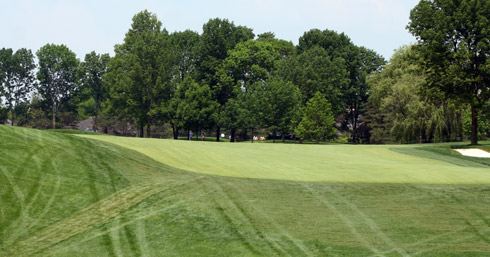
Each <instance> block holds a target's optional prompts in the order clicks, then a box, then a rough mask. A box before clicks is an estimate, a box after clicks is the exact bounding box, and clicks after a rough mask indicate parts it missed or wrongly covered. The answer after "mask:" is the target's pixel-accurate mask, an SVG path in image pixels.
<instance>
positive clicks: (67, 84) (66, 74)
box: [36, 44, 79, 128]
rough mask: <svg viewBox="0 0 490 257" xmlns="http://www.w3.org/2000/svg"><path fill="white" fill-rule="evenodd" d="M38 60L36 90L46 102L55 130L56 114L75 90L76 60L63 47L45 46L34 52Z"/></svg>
mask: <svg viewBox="0 0 490 257" xmlns="http://www.w3.org/2000/svg"><path fill="white" fill-rule="evenodd" d="M36 55H37V58H38V60H39V70H38V72H37V79H38V80H39V85H38V87H37V90H38V92H39V94H40V95H41V96H42V98H43V99H44V100H45V101H47V103H48V105H49V107H50V109H51V115H52V117H51V118H52V126H53V128H56V114H57V113H58V112H59V111H60V109H61V108H62V107H63V104H65V103H66V102H67V101H68V100H69V99H70V98H71V97H72V96H73V94H72V93H73V92H74V91H75V90H76V73H77V68H78V63H79V61H78V59H77V57H76V55H75V53H73V52H72V51H71V50H70V49H68V47H66V46H65V45H54V44H47V45H45V46H43V47H41V49H39V50H38V51H37V52H36Z"/></svg>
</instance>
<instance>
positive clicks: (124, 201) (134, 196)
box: [5, 179, 197, 256]
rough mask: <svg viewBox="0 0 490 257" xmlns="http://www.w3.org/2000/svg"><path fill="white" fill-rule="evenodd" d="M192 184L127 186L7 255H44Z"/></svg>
mask: <svg viewBox="0 0 490 257" xmlns="http://www.w3.org/2000/svg"><path fill="white" fill-rule="evenodd" d="M195 180H197V179H195ZM190 182H191V181H186V182H183V183H177V184H175V185H169V187H167V188H165V187H163V186H162V185H137V186H131V187H128V188H126V189H123V190H121V191H118V192H116V193H114V194H112V195H110V196H108V197H107V198H105V199H103V200H101V201H99V202H97V203H94V204H92V205H91V206H89V207H87V208H85V209H83V210H81V211H79V212H77V213H75V214H73V215H72V216H70V217H67V218H65V219H62V220H60V221H58V222H57V223H55V224H53V225H51V226H48V227H46V228H44V229H43V230H41V231H39V232H37V233H35V234H34V235H33V236H31V237H30V238H28V239H26V240H23V241H22V242H19V243H18V244H16V245H15V246H13V247H11V248H10V251H9V253H10V254H9V253H7V255H5V256H12V253H15V255H16V256H28V255H32V254H35V253H38V252H42V251H43V250H45V249H47V248H49V247H51V246H53V245H55V244H58V243H60V242H62V241H64V240H67V239H69V238H71V237H73V236H75V235H77V234H80V233H82V232H84V231H87V230H89V229H90V228H92V227H94V226H99V225H102V224H105V223H107V222H109V221H110V220H112V219H114V218H115V217H117V216H118V215H120V214H121V213H122V212H124V211H126V210H127V209H129V208H130V207H132V206H134V205H136V204H138V203H140V202H142V201H143V200H145V199H147V198H148V197H150V196H152V195H155V194H157V193H160V192H162V191H165V190H168V189H170V188H173V187H178V186H182V185H184V184H188V183H190Z"/></svg>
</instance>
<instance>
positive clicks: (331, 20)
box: [0, 0, 418, 60]
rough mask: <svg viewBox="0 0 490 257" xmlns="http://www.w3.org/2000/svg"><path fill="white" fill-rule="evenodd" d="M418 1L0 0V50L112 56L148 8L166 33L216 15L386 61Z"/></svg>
mask: <svg viewBox="0 0 490 257" xmlns="http://www.w3.org/2000/svg"><path fill="white" fill-rule="evenodd" d="M417 3H418V0H295V1H293V0H233V1H232V0H199V1H197V0H188V1H186V0H180V1H176V0H160V1H157V0H138V1H129V0H79V1H74V0H63V1H62V0H0V35H1V36H0V48H3V47H5V48H12V49H14V51H15V50H17V49H19V48H28V49H31V50H32V51H33V52H36V51H37V50H38V49H39V48H41V47H42V46H43V45H45V44H47V43H54V44H64V45H66V46H67V47H68V48H70V49H71V50H72V51H73V52H75V53H76V54H77V57H78V58H79V59H81V60H83V58H84V56H85V54H87V53H89V52H91V51H94V50H95V51H96V52H97V53H109V54H110V55H111V56H113V55H114V45H115V44H120V43H122V42H123V39H124V35H125V34H126V32H127V31H128V30H129V28H130V26H131V22H132V20H131V19H132V17H133V16H134V15H135V14H136V13H138V12H140V11H142V10H145V9H146V10H148V11H150V12H152V13H154V14H156V15H157V17H158V19H159V20H160V21H161V22H162V23H163V26H164V27H165V28H166V29H167V31H169V32H175V31H184V30H186V29H190V30H193V31H196V32H198V33H202V25H203V24H205V23H206V22H207V21H208V20H209V19H212V18H222V19H228V20H229V21H233V22H234V23H235V25H241V26H246V27H249V28H252V29H253V31H254V33H255V34H256V35H258V34H260V33H263V32H269V31H270V32H274V33H275V35H276V37H277V38H279V39H284V40H287V41H291V42H293V43H294V44H295V45H296V44H297V43H298V39H299V37H301V36H302V35H303V34H304V33H305V32H306V31H309V30H311V29H320V30H325V29H329V30H334V31H337V32H339V33H341V32H343V33H345V34H346V35H347V36H349V37H350V38H351V40H352V41H353V42H354V44H356V45H358V46H364V47H367V48H369V49H372V50H374V51H376V52H377V53H378V54H380V55H382V56H383V57H385V58H386V59H387V60H389V58H390V57H391V55H392V54H393V51H394V50H395V49H398V48H399V47H401V46H403V45H406V44H410V43H413V42H415V38H414V37H413V36H412V35H411V34H410V33H409V32H408V31H407V30H406V29H405V27H406V26H407V24H408V22H409V14H410V10H411V9H412V8H413V7H414V6H415V5H416V4H417Z"/></svg>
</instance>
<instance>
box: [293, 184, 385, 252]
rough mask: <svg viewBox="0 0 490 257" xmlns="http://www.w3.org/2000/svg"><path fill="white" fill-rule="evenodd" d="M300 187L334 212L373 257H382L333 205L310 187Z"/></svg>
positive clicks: (305, 185) (304, 185)
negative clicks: (374, 256) (375, 256)
mask: <svg viewBox="0 0 490 257" xmlns="http://www.w3.org/2000/svg"><path fill="white" fill-rule="evenodd" d="M302 186H303V187H304V188H306V189H307V190H308V191H309V192H310V193H311V194H312V195H313V196H315V198H317V199H318V200H319V201H320V202H321V203H323V204H324V205H325V206H326V207H327V208H328V209H330V210H331V211H332V212H334V213H335V215H337V217H339V218H340V219H341V220H342V221H343V222H344V224H345V225H346V226H347V227H348V228H349V229H350V231H351V233H352V234H353V235H354V236H355V237H356V238H357V239H358V240H359V242H360V243H362V244H363V245H364V246H365V247H366V248H368V249H369V250H371V251H372V252H373V253H374V254H375V255H377V256H383V254H382V253H381V251H379V250H378V249H377V248H375V247H374V246H372V245H371V244H370V243H369V242H368V241H367V240H366V238H364V237H363V236H362V235H361V233H359V231H357V229H356V227H355V225H354V223H353V222H352V221H351V220H350V219H349V218H348V217H346V216H345V215H344V214H342V212H340V211H339V210H338V209H337V208H336V207H335V205H333V204H332V203H330V202H329V201H328V200H327V199H326V198H325V197H323V196H321V195H319V194H318V193H317V192H316V191H315V190H314V189H313V188H311V186H310V185H308V184H302Z"/></svg>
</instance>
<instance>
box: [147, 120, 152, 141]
mask: <svg viewBox="0 0 490 257" xmlns="http://www.w3.org/2000/svg"><path fill="white" fill-rule="evenodd" d="M146 137H148V138H150V137H151V118H150V117H148V118H147V120H146Z"/></svg>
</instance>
